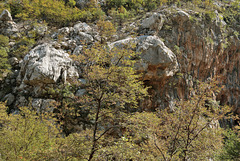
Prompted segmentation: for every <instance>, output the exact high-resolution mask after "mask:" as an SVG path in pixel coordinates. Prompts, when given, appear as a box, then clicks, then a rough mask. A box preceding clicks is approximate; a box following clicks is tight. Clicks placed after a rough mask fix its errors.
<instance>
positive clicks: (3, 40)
mask: <svg viewBox="0 0 240 161" xmlns="http://www.w3.org/2000/svg"><path fill="white" fill-rule="evenodd" d="M8 44H9V38H8V37H7V36H3V35H0V46H2V47H7V46H8Z"/></svg>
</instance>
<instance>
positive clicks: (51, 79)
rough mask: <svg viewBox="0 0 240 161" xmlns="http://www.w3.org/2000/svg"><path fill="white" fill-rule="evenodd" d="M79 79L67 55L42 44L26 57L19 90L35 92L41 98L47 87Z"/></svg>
mask: <svg viewBox="0 0 240 161" xmlns="http://www.w3.org/2000/svg"><path fill="white" fill-rule="evenodd" d="M77 77H78V73H77V71H76V69H75V67H74V66H73V65H72V60H71V59H70V58H69V56H68V54H67V53H65V52H64V51H62V50H57V49H55V48H53V47H52V46H51V45H49V44H42V45H38V46H36V47H35V48H33V49H32V50H31V51H30V53H29V54H27V55H26V56H25V57H24V60H23V62H22V64H21V70H20V73H19V76H18V81H19V83H20V86H19V87H17V90H21V91H25V90H27V91H28V92H30V91H31V92H30V93H32V92H34V93H33V95H34V96H39V95H41V93H42V92H41V90H42V88H44V87H46V86H47V85H50V84H56V83H57V82H61V81H62V82H66V81H68V80H71V79H74V78H77ZM29 89H31V90H30V91H29Z"/></svg>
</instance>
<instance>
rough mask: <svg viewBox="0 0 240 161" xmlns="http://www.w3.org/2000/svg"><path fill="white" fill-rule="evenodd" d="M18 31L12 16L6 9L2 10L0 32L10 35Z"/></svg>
mask: <svg viewBox="0 0 240 161" xmlns="http://www.w3.org/2000/svg"><path fill="white" fill-rule="evenodd" d="M17 32H18V27H17V24H16V23H15V22H13V19H12V16H11V14H10V12H9V11H8V10H6V9H5V10H3V11H2V13H1V15H0V34H3V35H6V36H11V35H13V34H15V33H17Z"/></svg>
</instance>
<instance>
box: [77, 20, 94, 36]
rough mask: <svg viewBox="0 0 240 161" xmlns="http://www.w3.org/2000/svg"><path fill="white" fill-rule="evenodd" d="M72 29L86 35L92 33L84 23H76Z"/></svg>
mask: <svg viewBox="0 0 240 161" xmlns="http://www.w3.org/2000/svg"><path fill="white" fill-rule="evenodd" d="M73 28H74V30H75V31H80V32H86V33H90V32H92V31H93V29H92V28H91V27H90V26H89V25H88V24H86V23H85V22H83V23H82V22H80V23H77V24H75V25H74V26H73Z"/></svg>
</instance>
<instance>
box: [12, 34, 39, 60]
mask: <svg viewBox="0 0 240 161" xmlns="http://www.w3.org/2000/svg"><path fill="white" fill-rule="evenodd" d="M35 43H36V42H35V40H34V39H33V38H27V37H25V36H24V37H22V38H21V39H20V40H18V41H17V42H16V48H14V49H11V50H12V51H11V54H13V55H14V56H15V57H17V58H23V57H24V56H25V55H26V54H27V53H28V52H29V51H30V50H31V48H32V47H33V46H34V45H35Z"/></svg>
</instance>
